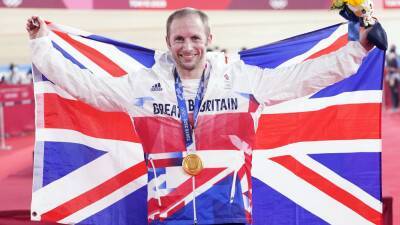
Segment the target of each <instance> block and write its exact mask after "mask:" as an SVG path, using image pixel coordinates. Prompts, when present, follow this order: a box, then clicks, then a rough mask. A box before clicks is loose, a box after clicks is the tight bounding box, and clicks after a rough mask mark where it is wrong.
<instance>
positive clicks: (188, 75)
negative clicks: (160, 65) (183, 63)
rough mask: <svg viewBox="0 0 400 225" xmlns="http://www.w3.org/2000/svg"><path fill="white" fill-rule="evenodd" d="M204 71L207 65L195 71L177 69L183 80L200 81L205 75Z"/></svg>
mask: <svg viewBox="0 0 400 225" xmlns="http://www.w3.org/2000/svg"><path fill="white" fill-rule="evenodd" d="M204 69H205V64H204V66H199V67H198V68H196V69H193V70H185V69H182V68H176V70H177V72H178V75H179V77H180V78H181V79H200V78H201V75H203V71H204Z"/></svg>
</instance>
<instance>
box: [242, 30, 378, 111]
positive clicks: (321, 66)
mask: <svg viewBox="0 0 400 225" xmlns="http://www.w3.org/2000/svg"><path fill="white" fill-rule="evenodd" d="M367 32H368V31H363V32H361V33H360V41H359V42H358V41H352V42H349V43H348V44H347V45H346V46H344V47H342V48H341V49H339V50H337V51H335V52H332V53H330V54H327V55H324V56H321V57H319V58H316V59H312V60H308V61H305V62H302V63H299V64H296V65H293V66H289V67H282V68H278V69H260V68H250V70H251V71H252V73H253V74H254V75H255V76H254V75H249V77H251V79H252V80H251V84H252V91H253V94H254V96H255V97H256V99H257V100H258V101H259V102H260V103H264V104H266V105H272V104H277V103H280V102H283V101H287V100H291V99H294V98H299V97H302V96H306V95H309V94H312V93H314V92H317V91H319V90H321V89H323V88H324V87H327V86H329V85H331V84H333V83H336V82H338V81H340V80H342V79H344V78H347V77H349V76H351V75H352V74H354V73H356V72H357V70H358V68H359V67H360V65H361V63H362V59H363V58H364V57H365V56H366V55H367V53H368V51H369V50H370V49H372V47H373V45H372V44H371V43H369V42H368V40H367V39H366V34H367ZM243 66H246V65H243ZM248 69H249V68H248Z"/></svg>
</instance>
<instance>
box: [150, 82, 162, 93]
mask: <svg viewBox="0 0 400 225" xmlns="http://www.w3.org/2000/svg"><path fill="white" fill-rule="evenodd" d="M150 91H162V88H161V84H160V83H156V84H154V85H153V86H151V89H150Z"/></svg>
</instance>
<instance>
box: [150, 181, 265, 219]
mask: <svg viewBox="0 0 400 225" xmlns="http://www.w3.org/2000/svg"><path fill="white" fill-rule="evenodd" d="M232 181H233V176H232V175H231V176H228V177H225V178H224V179H222V180H221V181H219V182H218V183H217V184H216V185H215V186H213V188H210V189H208V190H207V191H206V192H204V193H202V194H201V195H199V196H197V197H196V209H197V211H196V212H197V221H198V224H199V225H203V224H224V223H228V224H231V223H232V219H233V221H236V222H235V223H245V222H246V221H243V219H244V218H245V215H244V209H243V203H242V202H243V197H242V192H241V187H240V180H239V179H237V180H236V189H235V190H236V192H235V197H234V200H233V202H232V203H230V202H229V201H227V199H229V198H228V197H227V195H229V194H230V191H231V187H232ZM209 196H213V197H212V198H210V197H209ZM210 199H213V201H210ZM192 214H193V206H192V204H191V203H190V204H189V205H186V206H185V207H184V208H182V209H180V210H178V211H177V212H176V213H174V214H173V215H172V216H170V217H168V221H169V220H171V221H174V220H175V223H173V222H171V223H168V222H167V223H166V225H169V224H171V225H172V224H174V225H175V224H178V223H176V221H179V220H181V219H182V218H187V217H188V215H192ZM231 215H236V216H237V218H240V219H236V220H235V219H234V218H230V217H231ZM213 218H220V219H221V218H226V219H227V221H210V220H208V221H205V220H204V219H213ZM155 224H156V223H155ZM152 225H153V224H152ZM163 225H164V224H163ZM259 225H260V224H259Z"/></svg>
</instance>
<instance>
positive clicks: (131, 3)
mask: <svg viewBox="0 0 400 225" xmlns="http://www.w3.org/2000/svg"><path fill="white" fill-rule="evenodd" d="M330 2H331V1H329V0H303V1H299V0H113V1H110V0H86V1H77V0H0V7H9V8H17V7H18V8H68V9H179V8H183V7H193V8H198V9H204V10H207V9H214V10H223V9H277V10H279V9H328V8H329V6H330Z"/></svg>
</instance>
